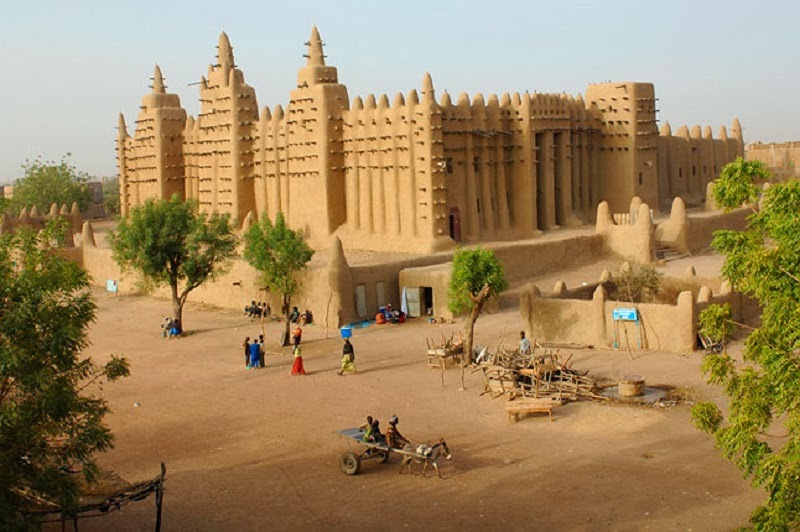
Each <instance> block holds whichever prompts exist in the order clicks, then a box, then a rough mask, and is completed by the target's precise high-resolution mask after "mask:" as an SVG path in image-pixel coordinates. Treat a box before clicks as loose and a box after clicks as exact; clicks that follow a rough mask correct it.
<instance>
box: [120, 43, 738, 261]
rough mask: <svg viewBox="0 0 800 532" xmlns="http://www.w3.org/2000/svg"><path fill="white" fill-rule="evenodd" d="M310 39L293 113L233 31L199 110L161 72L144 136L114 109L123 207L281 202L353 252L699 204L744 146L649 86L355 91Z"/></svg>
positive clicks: (272, 206) (312, 231) (265, 209)
mask: <svg viewBox="0 0 800 532" xmlns="http://www.w3.org/2000/svg"><path fill="white" fill-rule="evenodd" d="M307 46H308V53H307V61H306V65H305V66H303V67H302V68H301V69H300V70H299V72H298V74H297V88H296V89H294V90H292V92H291V94H290V98H289V102H288V104H287V105H286V108H285V109H284V107H283V106H281V105H280V104H278V105H275V106H274V107H273V108H272V109H270V108H269V107H263V108H262V109H261V110H259V105H258V101H257V98H256V92H255V89H254V88H253V87H251V86H250V85H248V84H247V83H246V82H245V79H244V74H243V72H242V70H241V69H239V68H238V67H237V66H236V64H235V62H234V55H233V48H232V47H231V44H230V41H229V40H228V36H227V35H226V34H225V33H222V34H221V35H220V38H219V46H218V53H217V60H216V62H215V64H213V65H210V66H209V67H208V73H207V75H206V76H203V77H202V79H201V81H200V84H199V85H200V103H201V112H200V113H199V114H198V116H197V117H192V116H188V115H187V113H186V111H185V110H184V109H183V108H182V107H181V102H180V98H179V97H178V95H177V94H170V93H167V91H166V88H165V85H164V81H163V78H162V74H161V71H160V69H159V68H158V67H156V69H155V75H154V78H153V86H152V92H151V93H150V94H147V95H145V96H144V97H143V98H142V104H141V107H140V109H141V110H140V112H139V116H138V119H137V120H136V127H135V131H134V133H133V136H130V135H129V134H128V131H127V127H126V125H125V121H124V117H123V116H122V115H120V118H119V134H118V138H117V151H118V165H119V175H120V193H121V204H122V212H123V215H124V214H125V213H127V212H128V211H129V209H130V208H131V207H134V206H136V205H139V204H140V203H142V202H143V201H144V200H146V199H148V198H167V197H170V196H171V195H173V194H178V195H180V196H181V197H183V198H186V199H189V198H194V199H196V200H197V201H198V202H199V204H200V208H201V210H202V211H205V212H213V211H216V212H222V213H229V214H230V215H231V217H232V219H233V220H234V221H235V222H236V223H237V224H242V223H243V222H245V220H246V219H247V218H248V217H249V219H250V220H254V219H257V218H260V217H263V216H268V217H270V218H273V217H274V216H275V214H276V213H277V212H278V211H283V212H284V213H285V215H286V216H287V219H288V221H289V223H290V225H291V226H293V227H295V228H302V229H304V230H305V233H306V236H307V238H308V239H309V241H310V243H311V245H312V246H314V247H324V246H327V243H328V241H329V238H330V237H331V235H334V234H335V235H336V236H338V237H339V238H340V239H341V240H342V242H343V243H344V246H345V248H346V249H366V250H377V251H381V250H386V251H406V252H429V251H435V250H441V249H447V248H450V247H452V246H453V245H454V244H455V243H456V242H465V243H476V242H484V241H496V240H512V239H523V238H530V237H532V236H536V235H538V234H539V232H540V231H541V230H551V229H556V228H558V227H560V226H573V225H579V224H581V223H585V222H587V221H591V220H592V219H593V216H594V212H595V210H596V208H597V205H598V203H599V202H600V201H603V200H605V201H607V202H608V203H609V205H610V208H611V211H612V212H623V211H626V210H627V209H628V205H629V203H630V201H631V199H632V198H633V197H634V196H638V197H639V198H641V199H642V200H643V201H644V202H645V203H647V204H649V205H650V206H653V207H656V206H657V207H660V208H662V209H668V208H669V205H670V204H671V202H672V199H673V198H674V197H677V196H680V197H682V198H683V199H684V200H685V201H686V203H687V204H688V205H692V204H699V203H701V202H702V201H703V199H704V195H705V191H706V184H707V183H708V182H709V181H712V180H713V179H714V178H715V177H716V176H717V174H718V172H719V170H720V168H721V167H722V165H724V164H725V163H727V162H729V161H731V160H733V159H734V158H736V157H737V156H741V155H743V154H744V145H743V140H742V130H741V127H740V125H739V122H738V120H736V119H734V121H733V125H732V127H731V128H730V130H727V129H726V128H725V127H724V126H723V127H722V128H720V132H719V135H718V138H713V137H712V133H711V128H710V127H708V126H706V127H705V128H704V129H702V130H701V128H700V126H695V127H694V128H692V129H691V130H690V129H688V128H687V127H686V126H683V127H681V128H680V129H679V130H678V131H677V132H676V133H675V134H673V133H672V131H671V129H670V126H669V124H665V125H664V126H663V127H662V128H661V130H660V131H659V129H658V126H657V120H656V112H657V109H656V98H655V91H654V87H653V85H652V84H651V83H639V82H611V83H599V84H592V85H589V87H588V89H587V90H586V95H585V96H581V95H580V94H579V95H577V96H572V95H567V94H540V93H537V92H528V91H523V92H515V93H513V94H509V93H504V94H502V95H501V96H497V95H495V94H492V95H489V96H488V97H484V96H483V95H482V94H475V95H473V96H472V97H471V98H470V97H469V96H468V95H467V94H465V93H462V94H460V95H459V96H457V97H455V98H454V97H452V96H451V95H450V94H448V93H447V92H444V93H443V94H441V95H440V97H439V98H438V99H437V98H436V94H435V90H434V85H433V81H432V79H431V76H430V75H429V74H427V73H426V74H425V76H424V78H423V80H422V88H421V91H419V92H417V91H416V90H411V91H409V92H408V93H406V94H402V93H398V94H397V95H395V96H394V97H393V98H391V100H390V98H389V97H387V96H386V95H381V96H378V97H376V96H374V95H371V94H370V95H368V96H366V97H363V98H362V97H360V96H356V97H355V98H352V99H351V98H350V95H349V94H348V92H347V87H346V86H345V85H343V84H341V83H339V76H338V72H337V69H336V67H333V66H329V65H327V64H326V61H325V55H324V54H323V44H322V40H321V38H320V35H319V33H318V32H317V29H316V28H314V29H313V30H312V32H311V37H310V39H309V42H308V43H307Z"/></svg>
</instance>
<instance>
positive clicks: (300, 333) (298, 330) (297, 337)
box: [292, 324, 303, 347]
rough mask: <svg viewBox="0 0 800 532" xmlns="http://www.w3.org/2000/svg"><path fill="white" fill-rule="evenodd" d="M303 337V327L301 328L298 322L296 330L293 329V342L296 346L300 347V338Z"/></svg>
mask: <svg viewBox="0 0 800 532" xmlns="http://www.w3.org/2000/svg"><path fill="white" fill-rule="evenodd" d="M302 339H303V329H301V328H300V325H299V324H298V325H297V327H295V329H294V331H292V343H293V344H294V346H295V347H300V340H302Z"/></svg>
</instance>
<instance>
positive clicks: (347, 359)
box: [242, 325, 358, 375]
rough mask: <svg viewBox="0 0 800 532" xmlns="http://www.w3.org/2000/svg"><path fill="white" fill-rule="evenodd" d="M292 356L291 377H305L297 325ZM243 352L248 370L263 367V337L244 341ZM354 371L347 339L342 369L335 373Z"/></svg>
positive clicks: (343, 349) (301, 335)
mask: <svg viewBox="0 0 800 532" xmlns="http://www.w3.org/2000/svg"><path fill="white" fill-rule="evenodd" d="M291 337H292V355H293V356H294V363H293V364H292V375H306V369H305V366H304V365H303V355H302V352H301V351H300V342H302V340H303V329H302V328H301V327H300V325H297V327H295V329H294V330H293V331H292V334H291ZM242 349H243V350H244V364H245V367H247V368H248V369H258V368H263V367H264V354H265V348H264V335H263V334H259V335H258V338H256V339H254V340H253V342H252V343H251V342H250V337H249V336H248V337H247V338H245V339H244V343H243V344H242ZM357 372H358V370H357V369H356V353H355V349H354V348H353V344H352V343H351V342H350V339H349V338H346V339H345V341H344V346H343V347H342V367H341V369H340V370H339V371H338V372H337V373H336V374H337V375H344V374H345V373H357Z"/></svg>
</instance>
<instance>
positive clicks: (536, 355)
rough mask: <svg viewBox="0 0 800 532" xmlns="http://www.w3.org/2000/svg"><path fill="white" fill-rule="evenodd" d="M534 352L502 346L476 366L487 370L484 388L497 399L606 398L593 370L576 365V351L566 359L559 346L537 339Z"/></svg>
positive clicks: (484, 374)
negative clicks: (594, 376) (599, 389)
mask: <svg viewBox="0 0 800 532" xmlns="http://www.w3.org/2000/svg"><path fill="white" fill-rule="evenodd" d="M533 346H534V347H533V349H532V350H531V353H530V354H522V353H520V352H519V350H517V349H515V350H510V349H507V348H505V347H504V346H499V347H498V348H497V350H496V351H495V353H494V355H493V356H492V357H491V358H490V360H487V361H486V362H485V363H483V364H481V365H479V366H478V368H476V370H475V371H483V376H484V391H483V392H482V394H481V395H483V394H490V395H491V397H492V398H493V399H494V398H496V397H501V396H504V395H507V396H508V398H509V399H513V398H515V397H532V398H537V399H538V398H550V399H553V400H554V401H557V402H559V403H560V402H565V401H576V400H578V399H605V398H604V397H602V396H601V395H598V393H597V391H598V390H597V384H596V382H595V379H594V378H592V377H590V376H589V375H588V373H589V371H588V370H587V371H580V370H577V369H574V368H573V367H572V364H571V359H572V354H570V355H569V356H567V357H566V358H565V359H563V360H562V356H561V354H560V353H559V350H558V349H556V350H552V349H545V348H543V347H542V346H541V345H540V344H538V343H536V342H534V343H533Z"/></svg>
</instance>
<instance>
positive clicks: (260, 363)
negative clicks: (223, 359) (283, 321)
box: [242, 334, 264, 369]
mask: <svg viewBox="0 0 800 532" xmlns="http://www.w3.org/2000/svg"><path fill="white" fill-rule="evenodd" d="M242 348H243V349H244V365H245V367H246V368H247V369H258V368H263V367H264V335H263V334H259V335H258V338H254V339H253V343H250V337H249V336H248V337H247V338H245V339H244V344H242Z"/></svg>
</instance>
